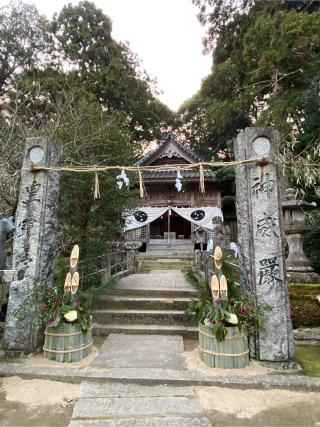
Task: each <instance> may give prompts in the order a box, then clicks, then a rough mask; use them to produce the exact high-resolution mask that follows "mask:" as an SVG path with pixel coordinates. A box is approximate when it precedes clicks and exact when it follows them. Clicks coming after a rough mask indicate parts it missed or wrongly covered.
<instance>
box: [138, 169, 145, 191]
mask: <svg viewBox="0 0 320 427" xmlns="http://www.w3.org/2000/svg"><path fill="white" fill-rule="evenodd" d="M138 172H139V188H140V197H141V198H143V197H144V184H143V179H142V173H141V170H140V169H138Z"/></svg>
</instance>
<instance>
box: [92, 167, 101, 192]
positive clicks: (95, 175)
mask: <svg viewBox="0 0 320 427" xmlns="http://www.w3.org/2000/svg"><path fill="white" fill-rule="evenodd" d="M94 169H95V172H94V195H93V198H94V200H97V199H100V186H99V178H98V173H97V171H96V168H95V167H94Z"/></svg>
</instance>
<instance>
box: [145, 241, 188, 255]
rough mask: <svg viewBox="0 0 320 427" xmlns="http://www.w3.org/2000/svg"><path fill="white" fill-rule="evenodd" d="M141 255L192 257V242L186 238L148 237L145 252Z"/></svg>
mask: <svg viewBox="0 0 320 427" xmlns="http://www.w3.org/2000/svg"><path fill="white" fill-rule="evenodd" d="M140 255H141V257H142V258H143V257H146V258H148V257H157V258H192V257H194V244H193V242H191V240H188V239H181V240H180V239H173V240H171V241H170V242H168V240H165V239H150V240H149V242H148V243H147V248H146V252H145V253H141V254H140Z"/></svg>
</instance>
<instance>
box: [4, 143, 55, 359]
mask: <svg viewBox="0 0 320 427" xmlns="http://www.w3.org/2000/svg"><path fill="white" fill-rule="evenodd" d="M58 158H59V153H58V151H57V149H56V146H55V144H54V142H53V141H51V140H49V139H47V138H44V137H36V138H28V139H27V141H26V148H25V153H24V160H23V164H22V170H21V183H20V193H19V202H18V207H17V214H16V218H15V225H16V232H15V236H14V241H13V260H12V269H13V270H15V271H16V274H17V280H15V281H13V282H12V283H11V285H10V293H9V304H8V312H7V319H6V325H5V335H4V348H5V349H6V350H14V351H26V352H31V351H34V350H35V349H37V348H38V347H39V346H40V345H41V341H42V328H41V326H40V325H35V324H34V312H33V311H32V309H30V308H28V309H27V310H23V304H24V301H25V299H26V298H27V297H29V298H33V297H34V295H35V292H36V290H35V289H36V284H37V283H41V285H42V286H48V287H50V286H52V280H53V269H52V264H53V258H54V252H55V241H56V225H57V224H56V222H57V206H58V196H59V173H58V172H56V171H48V170H45V169H40V170H37V169H35V167H41V166H43V167H47V166H55V165H56V164H57V162H58ZM34 310H36V307H34Z"/></svg>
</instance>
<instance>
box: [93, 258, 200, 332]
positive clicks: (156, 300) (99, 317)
mask: <svg viewBox="0 0 320 427" xmlns="http://www.w3.org/2000/svg"><path fill="white" fill-rule="evenodd" d="M157 263H158V264H157V265H159V264H161V263H162V260H157ZM195 296H196V291H195V290H194V289H193V288H192V287H191V286H190V285H189V284H188V283H187V282H186V280H185V278H184V275H183V273H182V272H181V270H180V269H170V270H169V269H168V270H165V269H153V270H151V271H150V270H149V272H148V273H144V272H142V273H137V274H132V275H130V276H127V277H124V278H122V279H121V280H120V283H119V285H118V286H117V287H116V288H115V289H114V290H113V291H112V292H111V293H109V294H107V295H105V296H104V297H101V298H100V300H99V302H98V304H97V309H96V310H95V312H94V313H93V322H94V324H93V331H94V334H95V335H109V334H110V333H125V334H151V335H154V334H160V335H181V336H184V337H188V338H196V337H197V334H198V328H197V326H196V325H195V324H194V323H193V322H191V321H190V320H189V319H188V318H187V316H186V315H185V309H186V308H187V307H188V304H189V302H190V301H191V300H192V299H193V298H195Z"/></svg>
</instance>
